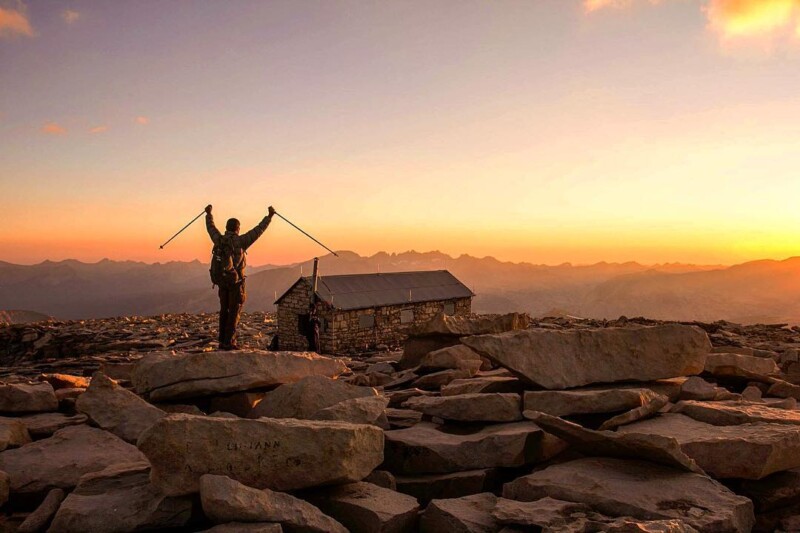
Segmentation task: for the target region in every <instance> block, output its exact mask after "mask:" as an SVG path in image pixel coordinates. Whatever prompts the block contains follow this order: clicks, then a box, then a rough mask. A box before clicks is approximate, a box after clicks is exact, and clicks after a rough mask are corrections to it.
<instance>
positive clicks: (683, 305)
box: [0, 251, 800, 323]
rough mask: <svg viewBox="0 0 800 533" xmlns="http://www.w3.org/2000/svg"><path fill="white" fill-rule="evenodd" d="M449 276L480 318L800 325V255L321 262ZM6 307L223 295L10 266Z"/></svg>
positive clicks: (93, 308) (199, 300)
mask: <svg viewBox="0 0 800 533" xmlns="http://www.w3.org/2000/svg"><path fill="white" fill-rule="evenodd" d="M311 269H312V262H311V261H307V262H304V263H298V264H294V265H288V266H273V265H269V266H264V267H260V268H250V269H249V270H248V274H249V276H248V280H247V284H248V302H247V305H246V309H250V310H263V311H271V310H274V306H273V302H274V300H275V298H276V296H279V295H280V294H281V293H282V292H283V291H284V290H286V289H287V288H288V287H289V286H290V285H291V284H292V283H293V282H294V281H295V280H296V279H297V278H298V277H299V276H300V275H301V273H302V274H305V275H309V274H310V273H311ZM440 269H446V270H449V271H450V272H452V273H453V274H454V275H455V276H456V277H458V278H459V279H460V280H461V281H463V282H464V283H465V284H466V285H468V286H469V287H470V288H472V289H473V291H474V292H475V293H476V294H477V296H476V298H475V301H474V305H473V309H474V310H475V311H476V312H484V313H495V312H505V311H512V310H513V311H526V312H529V313H531V314H533V315H536V316H541V315H554V314H565V315H567V314H568V315H575V316H581V317H590V318H617V317H619V316H621V315H626V316H647V317H650V318H657V319H677V320H704V321H714V320H719V319H725V320H730V321H734V322H742V323H753V322H770V323H774V322H791V323H800V257H794V258H790V259H786V260H784V261H772V260H764V261H753V262H749V263H744V264H741V265H735V266H730V267H723V266H698V265H684V264H677V263H669V264H663V265H649V266H647V265H641V264H638V263H633V262H630V263H597V264H594V265H587V266H573V265H570V264H562V265H557V266H547V265H534V264H530V263H508V262H501V261H498V260H496V259H494V258H491V257H485V258H476V257H471V256H468V255H462V256H460V257H456V258H454V257H450V256H448V255H445V254H442V253H439V252H427V253H419V252H413V251H412V252H405V253H400V254H388V253H383V252H382V253H378V254H375V255H373V256H371V257H362V256H360V255H358V254H356V253H353V252H339V257H338V258H337V257H334V256H332V255H328V256H325V257H322V258H321V259H320V271H321V274H322V275H326V274H330V275H332V274H352V273H369V272H402V271H409V270H440ZM3 309H6V310H10V309H25V310H30V311H35V312H37V313H41V314H43V315H47V316H52V317H55V318H58V319H78V318H99V317H107V316H122V315H156V314H162V313H175V312H190V313H197V312H213V311H216V310H217V298H216V292H215V291H214V290H212V289H211V282H210V281H209V277H208V266H207V265H204V264H202V263H200V262H199V261H192V262H171V263H156V264H146V263H139V262H133V261H119V262H118V261H109V260H103V261H100V262H98V263H81V262H79V261H74V260H67V261H59V262H51V261H45V262H43V263H40V264H37V265H14V264H11V263H5V262H0V310H3Z"/></svg>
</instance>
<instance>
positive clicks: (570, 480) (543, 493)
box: [503, 457, 755, 532]
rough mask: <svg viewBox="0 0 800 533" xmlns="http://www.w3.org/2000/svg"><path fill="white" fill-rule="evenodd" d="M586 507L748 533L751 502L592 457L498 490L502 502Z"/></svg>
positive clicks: (682, 476) (674, 475)
mask: <svg viewBox="0 0 800 533" xmlns="http://www.w3.org/2000/svg"><path fill="white" fill-rule="evenodd" d="M548 496H549V497H551V498H555V499H558V500H564V501H569V502H576V503H585V504H587V505H590V506H591V507H592V508H593V509H594V510H595V511H597V512H600V513H602V514H604V515H607V516H611V517H621V516H630V517H634V518H638V519H640V520H670V519H679V520H683V521H684V522H685V523H686V524H688V525H690V526H692V527H694V528H695V529H697V530H698V531H704V532H705V531H708V532H749V531H750V530H751V529H752V527H753V524H754V522H755V517H754V515H753V504H752V502H751V501H750V500H749V499H747V498H745V497H743V496H737V495H736V494H734V493H733V492H731V491H730V490H728V489H727V488H725V487H724V486H723V485H721V484H720V483H719V482H717V481H714V480H712V479H710V478H708V477H706V476H704V475H701V474H695V473H690V472H681V471H679V470H675V469H674V468H669V467H666V466H662V465H658V464H655V463H648V462H644V461H633V460H623V459H613V458H608V457H602V458H600V457H592V458H585V459H577V460H574V461H569V462H566V463H561V464H557V465H553V466H549V467H547V468H545V469H543V470H539V471H538V472H534V473H533V474H530V475H528V476H523V477H520V478H517V479H515V480H514V481H512V482H511V483H507V484H506V485H505V486H504V487H503V497H505V498H509V499H512V500H519V501H535V500H539V499H541V498H545V497H548Z"/></svg>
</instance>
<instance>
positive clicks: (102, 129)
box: [89, 126, 108, 133]
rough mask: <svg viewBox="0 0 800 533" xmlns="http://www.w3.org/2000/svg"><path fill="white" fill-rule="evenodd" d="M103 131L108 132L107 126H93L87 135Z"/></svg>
mask: <svg viewBox="0 0 800 533" xmlns="http://www.w3.org/2000/svg"><path fill="white" fill-rule="evenodd" d="M104 131H108V126H95V127H94V128H91V129H90V130H89V133H103V132H104Z"/></svg>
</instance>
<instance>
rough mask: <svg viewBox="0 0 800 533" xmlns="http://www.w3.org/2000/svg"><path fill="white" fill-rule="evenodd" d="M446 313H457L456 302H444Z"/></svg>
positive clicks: (451, 314)
mask: <svg viewBox="0 0 800 533" xmlns="http://www.w3.org/2000/svg"><path fill="white" fill-rule="evenodd" d="M444 314H446V315H450V316H453V315H455V314H456V304H455V303H453V302H447V303H445V304H444Z"/></svg>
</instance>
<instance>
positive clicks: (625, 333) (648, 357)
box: [462, 324, 711, 389]
mask: <svg viewBox="0 0 800 533" xmlns="http://www.w3.org/2000/svg"><path fill="white" fill-rule="evenodd" d="M462 342H463V343H464V344H465V345H467V346H469V347H470V348H472V349H473V350H475V351H476V352H478V354H480V355H482V356H483V357H486V358H488V359H489V360H491V361H492V362H494V363H496V364H498V365H500V366H503V367H505V368H507V369H509V370H511V371H512V372H513V373H514V374H516V375H517V376H519V377H520V378H522V379H525V380H527V381H528V382H530V383H533V384H536V385H540V386H542V387H544V388H546V389H564V388H570V387H580V386H582V385H589V384H592V383H613V382H617V381H650V380H656V379H663V378H672V377H677V376H687V375H692V374H698V373H700V372H701V371H702V370H703V367H704V364H705V359H706V355H707V354H708V352H709V350H710V349H711V343H710V341H709V340H708V335H706V333H705V332H704V331H703V330H701V329H700V328H696V327H692V326H683V325H678V324H669V325H661V326H652V327H638V328H606V329H597V330H589V329H586V330H565V331H551V330H525V331H515V332H511V333H502V334H499V335H480V336H475V337H466V338H464V339H462Z"/></svg>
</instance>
